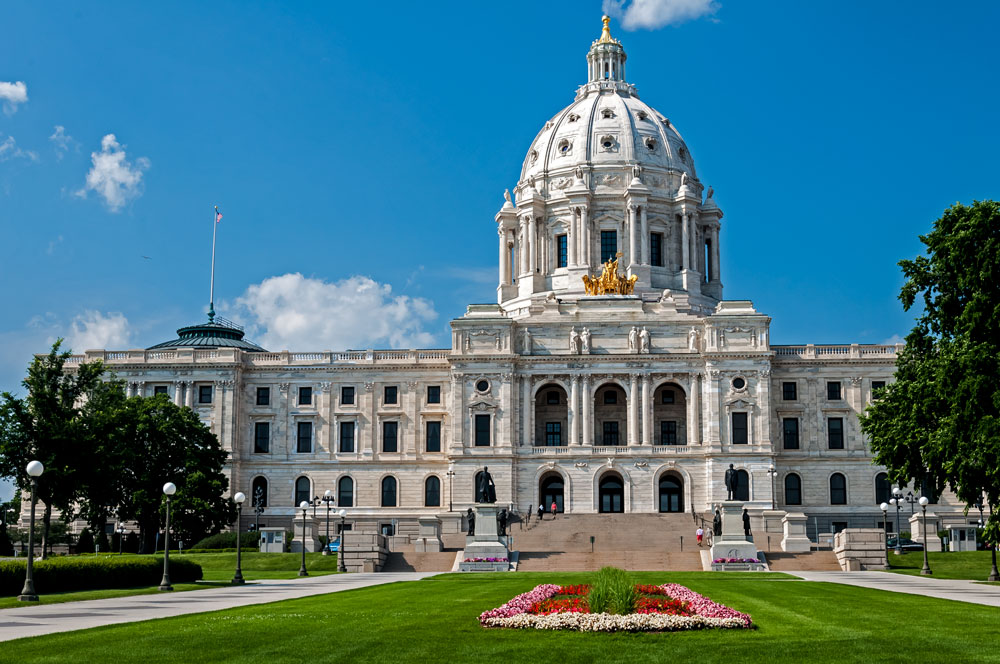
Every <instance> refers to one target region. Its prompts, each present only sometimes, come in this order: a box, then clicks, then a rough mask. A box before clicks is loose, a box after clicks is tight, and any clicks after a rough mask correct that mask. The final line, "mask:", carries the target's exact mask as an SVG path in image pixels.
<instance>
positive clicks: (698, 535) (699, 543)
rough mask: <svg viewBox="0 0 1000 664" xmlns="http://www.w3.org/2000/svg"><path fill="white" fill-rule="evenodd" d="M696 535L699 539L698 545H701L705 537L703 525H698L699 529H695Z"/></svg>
mask: <svg viewBox="0 0 1000 664" xmlns="http://www.w3.org/2000/svg"><path fill="white" fill-rule="evenodd" d="M694 536H695V539H697V540H698V546H701V543H702V540H703V539H704V537H705V531H704V530H703V529H702V527H701V526H698V530H696V531H694Z"/></svg>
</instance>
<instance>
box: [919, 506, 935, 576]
mask: <svg viewBox="0 0 1000 664" xmlns="http://www.w3.org/2000/svg"><path fill="white" fill-rule="evenodd" d="M917 502H919V503H920V509H922V510H923V511H924V518H923V523H921V524H920V526H921V527H920V530H921V531H923V534H924V566H923V567H922V568H920V573H921V574H923V575H924V576H930V575H931V574H933V573H934V572H932V571H931V566H930V565H928V564H927V503H929V502H931V501H929V500H927V496H920V499H919V500H918V501H917Z"/></svg>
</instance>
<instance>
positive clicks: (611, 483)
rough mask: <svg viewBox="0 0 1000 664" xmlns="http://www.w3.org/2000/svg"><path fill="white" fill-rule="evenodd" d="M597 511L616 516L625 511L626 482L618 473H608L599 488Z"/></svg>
mask: <svg viewBox="0 0 1000 664" xmlns="http://www.w3.org/2000/svg"><path fill="white" fill-rule="evenodd" d="M597 511H598V512H601V513H606V514H616V513H619V512H624V511H625V481H624V480H622V476H621V475H619V474H618V473H607V474H605V475H604V476H603V477H602V478H601V482H600V484H598V486H597Z"/></svg>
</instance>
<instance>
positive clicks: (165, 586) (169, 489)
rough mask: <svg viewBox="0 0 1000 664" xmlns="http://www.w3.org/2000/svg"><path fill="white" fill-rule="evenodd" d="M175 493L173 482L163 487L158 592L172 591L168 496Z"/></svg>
mask: <svg viewBox="0 0 1000 664" xmlns="http://www.w3.org/2000/svg"><path fill="white" fill-rule="evenodd" d="M175 493H177V486H176V485H175V484H174V483H173V482H167V483H166V484H164V485H163V495H165V496H166V497H167V527H166V528H165V529H164V531H163V578H162V579H160V590H173V589H174V587H173V586H172V585H170V496H172V495H174V494H175Z"/></svg>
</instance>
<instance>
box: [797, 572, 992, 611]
mask: <svg viewBox="0 0 1000 664" xmlns="http://www.w3.org/2000/svg"><path fill="white" fill-rule="evenodd" d="M785 573H786V574H792V575H794V576H798V577H801V578H803V579H805V580H806V581H826V582H828V583H842V584H845V585H848V586H860V587H862V588H873V589H875V590H888V591H890V592H894V593H906V594H908V595H923V596H924V597H937V598H939V599H951V600H955V601H956V602H969V603H971V604H985V605H986V606H1000V586H990V585H986V584H983V583H976V582H975V581H968V580H964V579H936V578H934V577H933V576H911V575H909V574H895V573H893V572H799V571H788V572H785Z"/></svg>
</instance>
